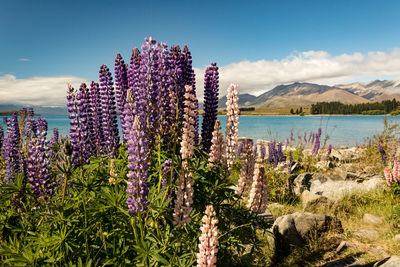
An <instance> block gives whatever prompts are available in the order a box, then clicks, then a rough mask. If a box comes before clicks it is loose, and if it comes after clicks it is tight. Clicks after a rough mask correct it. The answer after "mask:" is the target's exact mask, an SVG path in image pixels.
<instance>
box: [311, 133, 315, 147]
mask: <svg viewBox="0 0 400 267" xmlns="http://www.w3.org/2000/svg"><path fill="white" fill-rule="evenodd" d="M315 137H316V134H315V133H313V134H312V137H311V145H313V144H314V141H315Z"/></svg>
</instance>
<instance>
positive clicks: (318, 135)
mask: <svg viewBox="0 0 400 267" xmlns="http://www.w3.org/2000/svg"><path fill="white" fill-rule="evenodd" d="M321 134H322V130H321V128H318V132H317V133H316V134H315V143H314V148H313V151H312V153H313V155H314V156H316V155H317V154H318V151H319V148H320V146H321V142H320V138H321Z"/></svg>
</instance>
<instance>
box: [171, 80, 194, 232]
mask: <svg viewBox="0 0 400 267" xmlns="http://www.w3.org/2000/svg"><path fill="white" fill-rule="evenodd" d="M185 89H186V93H185V115H184V121H183V135H182V142H181V154H182V174H181V175H180V177H179V180H178V183H177V184H178V190H177V192H176V200H175V207H174V213H173V216H174V221H173V223H174V224H175V225H177V226H183V225H186V224H187V223H189V222H190V221H191V220H192V218H191V217H190V213H191V212H192V203H193V188H192V185H193V182H192V179H191V177H192V173H191V172H190V169H189V159H190V158H191V156H192V155H193V148H194V137H195V134H194V131H195V127H194V123H195V120H194V119H193V117H194V116H195V115H196V111H195V108H196V106H195V105H196V103H195V101H194V100H195V98H196V97H195V96H194V95H193V94H192V87H191V86H185Z"/></svg>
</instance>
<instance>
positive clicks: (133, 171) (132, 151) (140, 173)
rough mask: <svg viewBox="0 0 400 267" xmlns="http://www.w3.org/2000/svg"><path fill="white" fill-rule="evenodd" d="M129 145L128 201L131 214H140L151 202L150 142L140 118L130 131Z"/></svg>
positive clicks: (137, 118) (135, 121) (135, 120)
mask: <svg viewBox="0 0 400 267" xmlns="http://www.w3.org/2000/svg"><path fill="white" fill-rule="evenodd" d="M127 145H128V151H127V153H128V155H129V156H128V169H129V172H128V174H127V177H128V179H129V180H128V189H127V191H126V192H127V193H128V194H129V197H128V199H127V201H126V203H127V205H128V209H129V212H130V213H138V212H142V211H144V210H146V209H147V207H148V205H149V202H148V200H147V196H148V194H149V190H148V181H147V180H148V177H149V173H148V168H149V164H150V160H149V148H148V145H149V141H148V139H147V136H146V132H145V131H144V130H143V128H142V126H141V124H140V120H139V117H137V116H136V117H135V119H134V121H133V125H132V128H131V129H130V133H129V139H128V142H127Z"/></svg>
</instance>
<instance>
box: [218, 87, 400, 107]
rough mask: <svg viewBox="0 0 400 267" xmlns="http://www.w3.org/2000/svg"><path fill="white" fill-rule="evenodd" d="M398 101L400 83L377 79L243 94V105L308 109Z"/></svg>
mask: <svg viewBox="0 0 400 267" xmlns="http://www.w3.org/2000/svg"><path fill="white" fill-rule="evenodd" d="M393 98H396V99H397V100H400V81H397V80H384V81H380V80H375V81H372V82H368V83H361V82H357V83H351V84H339V85H334V86H328V85H319V84H314V83H299V82H296V83H292V84H288V85H279V86H276V87H275V88H273V89H272V90H270V91H267V92H265V93H263V94H261V95H259V96H254V95H250V94H243V95H239V105H240V106H253V107H271V108H281V107H304V106H309V105H311V104H314V103H317V102H331V101H339V102H342V103H344V104H358V103H368V102H377V101H382V100H386V99H393ZM225 103H226V96H224V97H222V98H220V99H219V103H218V107H219V108H224V107H226V104H225Z"/></svg>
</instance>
